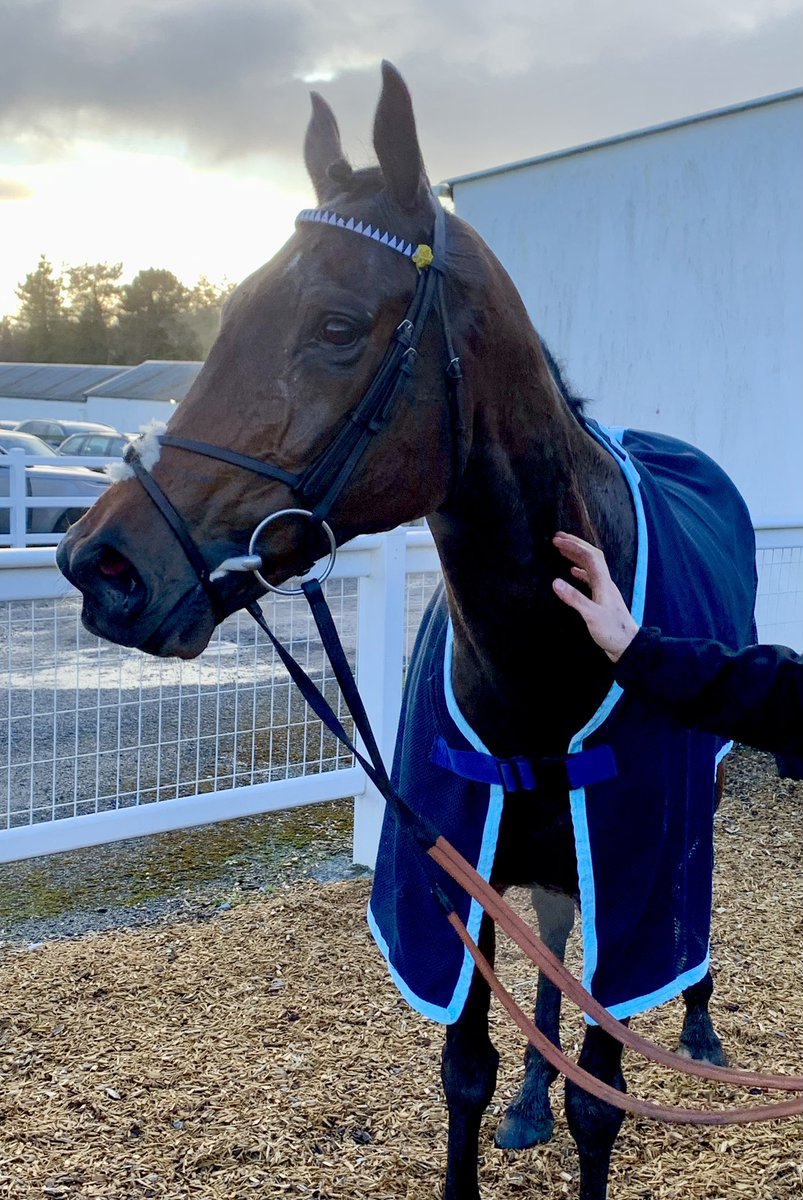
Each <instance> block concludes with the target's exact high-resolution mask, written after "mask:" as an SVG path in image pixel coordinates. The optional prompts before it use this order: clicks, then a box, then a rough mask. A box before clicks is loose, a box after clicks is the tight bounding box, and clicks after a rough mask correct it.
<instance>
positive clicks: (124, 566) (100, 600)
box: [72, 545, 147, 620]
mask: <svg viewBox="0 0 803 1200" xmlns="http://www.w3.org/2000/svg"><path fill="white" fill-rule="evenodd" d="M72 574H73V577H74V582H75V583H76V584H77V586H78V587H80V589H81V591H82V592H83V593H84V596H85V597H86V598H87V599H89V598H90V597H91V598H93V599H94V601H95V602H96V603H97V604H100V605H101V606H102V607H103V608H105V609H107V610H109V611H111V610H115V611H117V612H118V613H119V614H120V615H121V616H122V615H125V617H126V619H127V620H131V619H132V618H133V617H135V616H137V615H138V614H139V612H140V611H141V610H142V608H143V607H144V606H145V603H146V600H147V593H146V588H145V584H144V582H143V580H142V578H141V576H140V574H139V572H138V571H137V570H136V568H135V567H134V565H133V563H132V562H131V561H130V559H128V558H126V557H125V555H124V554H121V553H120V551H119V550H115V549H114V547H113V546H108V545H105V546H99V547H98V548H97V549H95V550H94V551H93V552H92V553H90V554H86V555H85V556H83V558H82V557H81V556H79V559H78V561H74V562H73V571H72Z"/></svg>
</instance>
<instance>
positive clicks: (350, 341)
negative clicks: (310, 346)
mask: <svg viewBox="0 0 803 1200" xmlns="http://www.w3.org/2000/svg"><path fill="white" fill-rule="evenodd" d="M319 337H320V339H321V341H322V342H328V344H329V345H330V346H353V345H354V343H355V342H356V340H357V330H356V328H355V327H354V325H353V324H352V322H351V321H348V320H346V318H345V317H329V318H328V319H327V320H326V321H324V323H323V325H322V326H321V331H320V334H319Z"/></svg>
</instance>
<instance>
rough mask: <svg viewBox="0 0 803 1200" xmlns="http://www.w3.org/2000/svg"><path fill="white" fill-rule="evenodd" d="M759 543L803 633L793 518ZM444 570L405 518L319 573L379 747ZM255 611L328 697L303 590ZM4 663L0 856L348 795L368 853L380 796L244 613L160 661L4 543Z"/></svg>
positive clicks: (764, 597)
mask: <svg viewBox="0 0 803 1200" xmlns="http://www.w3.org/2000/svg"><path fill="white" fill-rule="evenodd" d="M758 545H759V550H758V559H757V562H758V570H759V601H758V607H757V616H758V622H759V634H760V637H761V638H762V640H764V641H779V642H783V643H785V644H789V645H793V646H795V647H796V648H798V649H803V520H801V522H800V524H799V525H797V526H795V527H794V528H783V527H779V525H777V524H776V525H775V526H773V527H771V528H764V529H761V530H759V531H758ZM438 577H439V570H438V561H437V556H436V554H435V550H434V546H433V544H432V539H431V537H430V534H429V532H428V531H426V530H422V529H407V530H396V531H394V532H393V533H391V534H387V535H385V536H382V537H379V536H371V537H363V538H358V539H356V540H355V541H354V542H353V543H352V544H350V545H349V546H347V547H344V548H343V549H342V550H341V551H340V553H339V555H338V561H337V565H336V568H335V572H334V574H333V576H332V578H331V579H330V580H329V581H328V583H327V585H326V589H327V595H328V599H329V602H330V604H331V606H332V609H333V611H334V615H335V619H336V621H337V623H338V626H339V628H340V631H341V635H342V636H343V640H344V645H345V648H346V651H347V654H348V655H349V657H350V660H351V662H352V665H356V670H357V677H358V682H359V685H360V689H361V692H362V695H363V698H364V700H365V703H366V707H367V709H368V712H369V714H370V716H371V719H372V723H373V726H374V729H375V732H376V734H377V740H378V742H379V745H380V748H381V749H382V751H383V753H384V755H385V756H386V760H387V761H389V760H390V757H391V755H392V748H393V740H394V736H395V729H396V722H397V718H398V711H399V705H400V699H401V686H402V677H403V671H404V664H405V661H406V658H407V656H408V655H409V651H410V648H411V645H412V639H413V637H414V636H415V631H416V629H417V627H418V623H419V620H420V616H421V613H422V611H423V608H424V605H425V604H426V601H427V599H428V598H429V596H430V594H431V592H432V590H433V588H434V586H435V584H436V583H437V580H438ZM265 612H266V616H267V619H268V622H269V623H270V624H271V626H272V628H273V629H274V630H275V631H276V633H277V635H278V636H279V637H280V638H281V639H282V640H283V641H284V642H285V644H288V645H289V646H290V647H291V649H292V651H293V653H294V654H295V655H296V657H297V658H299V660H300V661H301V662H302V664H303V665H305V667H306V668H307V670H308V671H309V672H310V674H311V675H312V677H313V678H314V679H315V680H316V682H318V684H319V686H321V687H322V688H323V690H324V691H325V693H326V694H327V697H328V698H329V699H330V702H332V703H333V705H334V706H335V707H337V706H338V704H339V698H338V696H337V689H336V687H335V685H334V681H333V679H332V677H331V672H330V670H329V668H328V665H327V663H326V662H325V660H324V656H323V654H322V650H321V646H320V642H319V641H318V639H317V635H316V633H315V630H314V626H313V625H312V623H311V618H310V616H309V613H308V611H307V607H306V604H305V602H304V601H303V600H288V599H280V598H270V599H269V600H266V601H265ZM0 663H2V665H3V666H4V669H5V675H6V678H5V683H4V686H3V687H2V688H0V740H4V741H5V749H6V752H5V755H4V759H5V763H4V765H3V766H2V767H1V768H0V862H2V861H12V860H14V859H19V858H26V857H33V856H36V855H41V854H49V853H53V852H55V851H62V850H69V849H73V848H76V847H78V846H88V845H97V844H100V843H103V842H110V841H116V840H119V839H121V838H127V837H133V836H138V835H141V834H145V833H153V832H158V831H163V830H168V829H177V828H182V827H186V826H191V825H200V824H204V823H206V822H210V821H217V820H225V819H228V818H232V817H238V816H244V815H248V814H252V813H257V812H266V811H272V810H275V809H280V808H288V807H292V806H295V805H300V804H311V803H316V802H320V801H324V800H330V799H337V798H343V797H354V803H355V825H354V858H355V861H357V862H361V863H368V864H371V863H373V861H374V856H375V849H376V842H377V838H378V832H379V826H380V822H381V815H382V804H381V801H380V799H379V797H378V796H377V795H376V794H375V793H374V790H373V788H372V786H371V785H370V784H368V783H367V781H366V778H365V775H364V772H363V771H362V769H361V768H359V767H358V766H357V765H355V764H354V762H353V761H352V759H351V757H350V756H349V755H348V754H347V753H346V752H344V751H343V749H342V748H341V747H339V746H338V745H337V743H336V742H335V740H334V739H333V738H332V737H331V735H329V734H328V733H327V732H326V731H325V730H324V729H323V728H322V726H321V725H320V723H319V722H318V721H317V720H315V719H314V718H313V717H311V715H310V713H309V712H308V710H307V709H306V706H305V705H304V703H303V701H302V700H301V698H300V696H299V695H298V694H297V692H296V690H295V689H294V687H293V686H292V684H291V682H290V680H289V678H288V676H287V673H286V672H285V670H284V668H283V667H282V665H281V663H280V662H278V661H277V660H276V658H275V655H274V653H273V650H272V648H271V646H270V644H269V643H268V642H267V639H265V638H264V636H263V635H262V634H261V633H260V632H259V630H258V629H257V627H256V626H255V625H254V624H253V622H252V621H251V619H250V618H249V617H247V616H246V615H244V614H238V615H235V616H233V617H230V618H229V619H228V620H226V621H225V622H223V624H222V625H221V626H220V628H219V629H218V630H217V632H216V634H215V637H214V638H213V641H212V642H211V644H210V646H209V648H208V649H207V650H206V651H205V652H204V654H203V655H201V656H200V657H199V658H198V659H196V660H194V661H193V662H180V661H173V660H161V659H154V658H151V657H149V656H147V655H144V654H141V653H139V652H138V651H134V650H129V649H125V648H122V647H118V646H112V645H110V644H108V643H106V642H102V641H99V640H98V639H97V638H95V637H93V636H92V635H90V634H88V633H87V632H86V631H85V630H84V629H83V628H82V626H81V623H80V601H79V598H78V596H77V595H76V593H75V592H73V591H72V590H71V589H70V588H69V586H68V585H67V583H66V581H65V580H64V579H63V578H62V576H61V575H60V574H59V573H58V571H57V570H56V568H55V564H54V553H53V550H52V549H37V548H29V549H21V550H0ZM344 723H346V724H347V723H348V722H347V720H346V719H344Z"/></svg>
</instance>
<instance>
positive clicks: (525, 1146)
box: [494, 1108, 555, 1150]
mask: <svg viewBox="0 0 803 1200" xmlns="http://www.w3.org/2000/svg"><path fill="white" fill-rule="evenodd" d="M554 1128H555V1121H554V1118H553V1117H552V1116H547V1117H542V1118H541V1120H536V1119H535V1118H533V1117H528V1116H525V1115H524V1114H523V1113H517V1112H515V1111H514V1110H513V1109H510V1108H509V1109H508V1110H507V1112H506V1113H505V1115H504V1117H503V1118H502V1120H501V1122H500V1125H499V1128H498V1129H497V1131H496V1134H495V1136H494V1145H495V1146H498V1148H499V1149H500V1150H529V1148H530V1147H531V1146H542V1145H543V1144H544V1142H548V1141H549V1139H550V1138H551V1137H552V1131H553V1129H554Z"/></svg>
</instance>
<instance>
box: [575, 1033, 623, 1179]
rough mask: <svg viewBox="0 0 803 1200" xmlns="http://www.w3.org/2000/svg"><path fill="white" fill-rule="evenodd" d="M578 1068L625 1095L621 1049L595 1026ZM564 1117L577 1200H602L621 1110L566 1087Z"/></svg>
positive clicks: (583, 1049) (620, 1123) (589, 1035)
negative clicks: (572, 1146) (574, 1155)
mask: <svg viewBox="0 0 803 1200" xmlns="http://www.w3.org/2000/svg"><path fill="white" fill-rule="evenodd" d="M579 1061H580V1066H581V1067H583V1068H584V1069H585V1070H586V1071H588V1072H589V1073H590V1074H591V1075H595V1076H596V1077H597V1079H601V1080H602V1081H603V1082H604V1083H609V1084H611V1086H612V1087H615V1088H617V1090H618V1091H620V1092H625V1091H627V1088H626V1086H625V1077H624V1075H623V1074H622V1066H621V1064H622V1047H621V1045H620V1043H619V1042H617V1041H616V1040H615V1039H614V1038H612V1037H611V1035H610V1034H609V1033H605V1032H604V1030H602V1029H600V1028H599V1026H598V1025H589V1027H588V1028H587V1029H586V1035H585V1038H584V1039H583V1048H582V1050H581V1051H580V1060H579ZM566 1117H567V1120H568V1122H569V1129H570V1131H571V1135H572V1137H573V1138H574V1140H575V1143H576V1145H577V1151H578V1154H579V1156H580V1200H606V1196H607V1194H608V1171H609V1168H610V1164H611V1151H612V1150H613V1144H614V1142H615V1141H616V1137H617V1134H618V1133H619V1130H620V1129H621V1126H622V1121H623V1120H624V1113H623V1112H622V1111H621V1109H618V1108H614V1107H613V1105H612V1104H607V1103H606V1102H605V1101H604V1100H597V1099H596V1098H595V1097H594V1096H589V1094H588V1092H584V1091H583V1089H582V1088H580V1087H578V1086H577V1084H575V1083H570V1082H568V1081H567V1083H566Z"/></svg>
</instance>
